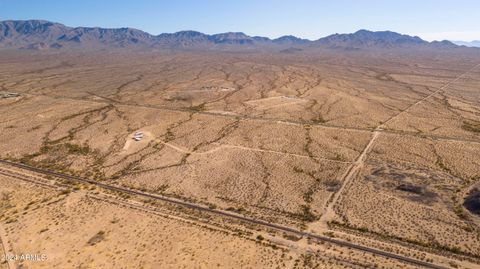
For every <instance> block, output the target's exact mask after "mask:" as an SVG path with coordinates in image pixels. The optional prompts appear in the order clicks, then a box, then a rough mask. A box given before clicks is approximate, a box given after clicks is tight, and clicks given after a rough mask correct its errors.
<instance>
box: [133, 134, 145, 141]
mask: <svg viewBox="0 0 480 269" xmlns="http://www.w3.org/2000/svg"><path fill="white" fill-rule="evenodd" d="M142 138H143V133H142V132H135V134H133V139H134V140H135V141H140V140H142Z"/></svg>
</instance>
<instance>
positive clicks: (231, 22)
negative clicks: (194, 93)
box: [0, 0, 480, 40]
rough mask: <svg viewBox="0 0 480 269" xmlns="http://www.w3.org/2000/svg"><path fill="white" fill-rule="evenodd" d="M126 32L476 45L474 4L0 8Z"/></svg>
mask: <svg viewBox="0 0 480 269" xmlns="http://www.w3.org/2000/svg"><path fill="white" fill-rule="evenodd" d="M6 19H45V20H50V21H55V22H60V23H63V24H65V25H68V26H101V27H109V28H112V27H125V26H128V27H134V28H138V29H141V30H144V31H147V32H149V33H151V34H159V33H164V32H175V31H180V30H197V31H201V32H204V33H208V34H212V33H220V32H227V31H239V32H245V33H246V34H249V35H261V36H268V37H279V36H281V35H286V34H292V35H296V36H299V37H304V38H309V39H318V38H320V37H323V36H326V35H329V34H332V33H349V32H354V31H356V30H358V29H369V30H392V31H396V32H401V33H407V34H416V35H419V36H421V37H423V38H425V39H428V40H432V39H450V40H473V39H480V1H478V0H328V1H323V0H316V1H315V0H291V1H286V0H276V1H275V0H255V1H254V0H236V1H234V0H223V1H221V0H203V1H202V0H196V1H195V0H170V1H162V0H157V1H154V0H0V20H6Z"/></svg>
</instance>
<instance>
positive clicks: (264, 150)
mask: <svg viewBox="0 0 480 269" xmlns="http://www.w3.org/2000/svg"><path fill="white" fill-rule="evenodd" d="M156 141H157V142H159V143H162V144H164V145H165V146H168V147H170V148H172V149H174V150H176V151H179V152H181V153H184V154H195V155H206V154H212V153H215V152H217V151H219V150H222V149H232V148H233V149H241V150H248V151H256V152H264V153H273V154H280V155H287V156H293V157H299V158H307V159H316V160H322V161H329V162H335V163H352V162H347V161H338V160H331V159H328V158H322V157H313V158H312V157H311V156H307V155H301V154H295V153H288V152H281V151H275V150H268V149H259V148H250V147H244V146H236V145H228V144H220V143H212V145H217V147H215V148H213V149H210V150H207V151H202V152H196V151H192V150H189V149H185V148H182V147H179V146H176V145H174V144H172V143H168V142H165V141H162V140H158V139H157V140H156Z"/></svg>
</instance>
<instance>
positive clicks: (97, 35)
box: [0, 20, 457, 52]
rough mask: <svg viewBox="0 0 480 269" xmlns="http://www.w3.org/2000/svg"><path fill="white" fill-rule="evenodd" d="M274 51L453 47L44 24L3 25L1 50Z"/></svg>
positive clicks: (365, 35) (408, 39)
mask: <svg viewBox="0 0 480 269" xmlns="http://www.w3.org/2000/svg"><path fill="white" fill-rule="evenodd" d="M271 47H276V48H279V49H281V50H282V51H285V52H295V51H297V50H301V49H300V48H303V47H324V48H335V49H339V48H340V49H365V48H398V47H400V48H412V47H416V48H423V47H425V48H437V49H444V48H455V47H457V45H455V44H454V43H451V42H449V41H441V42H438V41H433V42H427V41H425V40H422V39H421V38H419V37H413V36H408V35H402V34H399V33H395V32H390V31H380V32H372V31H367V30H360V31H357V32H355V33H352V34H333V35H330V36H327V37H324V38H320V39H318V40H313V41H312V40H307V39H301V38H298V37H295V36H282V37H279V38H276V39H270V38H267V37H261V36H248V35H246V34H244V33H241V32H228V33H220V34H213V35H208V34H204V33H201V32H196V31H180V32H176V33H164V34H159V35H151V34H149V33H147V32H144V31H141V30H137V29H133V28H115V29H107V28H99V27H68V26H65V25H63V24H60V23H55V22H49V21H44V20H6V21H0V48H3V49H31V50H46V49H48V50H60V49H63V50H65V49H93V50H96V49H109V48H129V49H152V48H168V49H206V50H210V49H229V48H235V49H252V48H271Z"/></svg>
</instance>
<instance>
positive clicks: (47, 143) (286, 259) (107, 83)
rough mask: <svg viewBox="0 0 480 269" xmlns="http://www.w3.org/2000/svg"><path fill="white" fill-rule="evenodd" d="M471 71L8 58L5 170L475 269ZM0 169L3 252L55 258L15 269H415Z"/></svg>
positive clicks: (290, 58) (475, 112) (475, 80)
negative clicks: (83, 181)
mask: <svg viewBox="0 0 480 269" xmlns="http://www.w3.org/2000/svg"><path fill="white" fill-rule="evenodd" d="M478 63H480V56H478V55H477V54H475V53H473V52H472V51H469V50H462V49H458V50H451V51H445V53H442V54H435V53H433V52H428V51H424V52H422V53H420V52H411V53H410V52H408V51H406V50H405V51H402V50H399V51H397V52H395V53H391V52H388V51H378V52H372V51H369V52H368V53H363V52H360V51H343V50H342V51H335V50H327V49H325V50H324V49H311V50H305V51H298V52H295V53H279V52H275V53H260V52H238V53H226V52H215V53H214V52H188V51H186V52H164V51H158V52H148V53H140V52H126V51H121V50H120V51H115V52H111V53H104V54H100V53H98V54H96V53H81V52H72V53H37V52H25V53H19V52H11V53H3V54H0V93H2V95H1V96H2V98H0V114H1V115H2V117H1V118H0V157H1V158H2V159H3V160H8V161H11V162H15V163H23V164H27V165H30V166H33V167H37V168H42V169H46V170H51V171H56V172H60V173H63V174H68V175H75V176H79V177H82V178H88V179H91V180H94V181H96V182H101V183H104V184H108V185H112V186H119V187H122V188H128V189H134V190H139V191H142V192H145V193H152V194H158V195H162V196H165V197H171V198H175V199H180V200H182V201H188V202H191V203H195V204H198V205H202V206H205V207H209V208H212V209H216V210H220V211H225V212H235V213H237V214H241V215H244V216H248V217H252V218H257V219H261V220H265V221H268V222H270V223H276V224H280V225H286V226H288V227H293V228H295V229H300V230H305V231H309V232H314V233H318V234H322V235H326V236H332V235H333V237H340V238H341V239H342V240H346V241H349V242H358V243H361V244H363V245H367V246H370V247H374V248H379V249H383V250H385V251H389V252H392V253H398V254H399V255H400V254H401V255H406V256H408V255H410V254H408V253H406V250H405V249H407V250H408V249H411V251H412V252H411V253H414V254H411V257H412V258H416V259H420V260H423V261H427V262H433V263H439V264H442V265H443V266H447V267H449V266H450V267H454V265H455V266H457V267H459V268H473V267H472V265H473V266H475V265H476V264H478V262H479V261H480V247H479V246H480V216H479V214H478V212H479V211H480V209H479V207H480V205H479V204H480V201H479V200H478V199H479V198H478V197H479V196H480V195H478V194H477V193H478V190H479V189H480V185H479V184H480V183H479V181H480V103H479V102H480V91H479V87H480V66H478ZM12 93H13V94H12ZM138 132H141V133H142V134H143V135H144V136H143V137H142V139H140V141H136V140H134V139H133V138H134V135H135V133H138ZM374 134H375V135H374ZM0 168H1V169H0V172H1V173H0V182H1V186H2V187H1V189H0V199H1V200H0V212H1V216H2V218H1V225H2V226H3V227H4V228H5V230H6V235H7V237H8V238H9V239H8V240H9V243H8V245H10V247H11V248H12V249H13V250H15V251H16V252H42V253H47V254H48V262H46V263H28V264H27V263H19V264H18V265H17V266H19V265H20V264H24V265H25V267H24V268H54V267H55V268H112V267H114V268H182V267H184V268H216V267H219V268H279V267H280V268H315V267H316V266H317V267H318V268H339V267H345V268H350V267H354V266H358V267H374V265H375V264H377V265H378V267H379V268H381V266H383V267H384V268H394V267H399V268H400V267H402V266H403V267H402V268H405V267H409V266H412V267H413V265H410V264H404V263H400V262H398V261H395V260H393V259H386V258H384V257H380V256H374V255H372V254H369V253H367V254H366V253H362V252H360V251H358V250H352V249H348V248H345V247H338V246H331V245H328V244H327V245H325V244H319V243H318V242H311V240H309V239H308V238H306V237H303V238H297V239H295V240H293V239H292V238H289V237H288V236H287V238H286V237H285V235H283V236H282V234H281V233H279V232H272V231H266V230H263V229H262V228H259V227H257V226H255V225H253V224H248V225H247V224H245V225H243V224H242V225H241V224H239V223H235V224H231V225H230V224H225V225H226V226H225V227H223V226H219V225H220V224H219V223H228V222H229V220H228V218H224V219H222V220H221V221H218V220H217V221H214V219H215V218H218V217H205V216H203V217H201V218H200V217H199V218H198V219H197V218H196V217H195V218H188V216H189V213H188V212H176V211H181V210H177V209H176V208H168V206H165V205H163V204H155V203H153V204H151V203H150V202H148V201H142V200H141V199H138V197H133V195H132V196H129V197H126V196H121V197H117V196H118V195H116V194H115V193H113V192H112V193H110V192H108V191H107V192H105V190H102V189H101V188H96V187H92V186H88V185H75V184H71V182H63V181H62V180H58V179H57V178H55V177H52V178H47V177H45V176H41V175H40V174H37V175H33V174H31V173H30V174H29V172H26V171H23V172H22V171H21V170H19V169H17V170H15V171H13V170H12V169H13V168H11V167H10V168H9V166H8V165H3V164H2V166H1V167H0ZM352 169H354V170H353V171H356V172H354V174H352V175H351V176H350V172H351V171H352ZM355 169H356V170H355ZM22 173H23V174H22ZM28 180H30V181H31V182H30V181H28ZM35 182H37V183H38V182H43V183H42V184H43V185H42V186H39V185H38V184H37V185H36V184H35ZM105 197H107V198H105ZM112 201H113V202H112ZM115 201H117V202H115ZM132 204H134V205H138V206H132ZM145 205H146V206H148V208H150V209H148V210H147V209H145V208H144V206H145ZM162 207H167V208H163V209H162ZM142 208H143V209H142ZM152 208H157V209H158V208H159V210H160V211H162V213H158V212H157V213H158V214H157V213H155V212H156V211H155V210H153V209H152ZM326 213H329V214H331V215H328V217H324V218H322V216H326V215H325V214H326ZM239 231H240V232H239ZM367 239H368V240H367ZM362 240H363V241H362ZM382 244H384V245H382ZM397 247H398V248H397ZM402 249H403V250H402ZM2 251H3V250H2ZM407 252H408V251H407ZM418 253H420V254H418ZM449 259H451V260H449ZM453 264H454V265H453ZM4 265H5V263H4V264H1V265H0V266H4ZM4 267H5V266H4ZM19 268H20V267H19Z"/></svg>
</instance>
